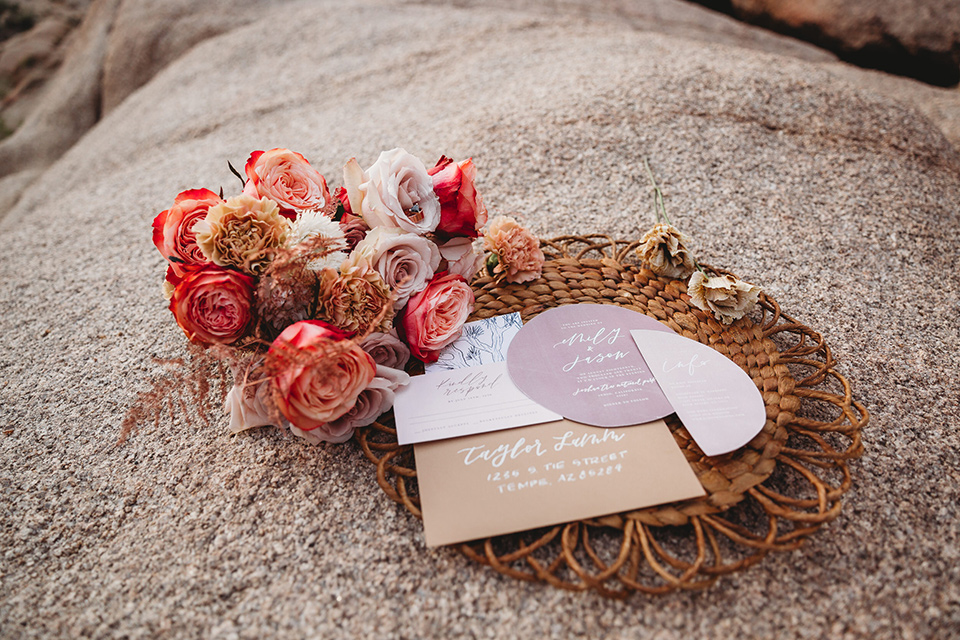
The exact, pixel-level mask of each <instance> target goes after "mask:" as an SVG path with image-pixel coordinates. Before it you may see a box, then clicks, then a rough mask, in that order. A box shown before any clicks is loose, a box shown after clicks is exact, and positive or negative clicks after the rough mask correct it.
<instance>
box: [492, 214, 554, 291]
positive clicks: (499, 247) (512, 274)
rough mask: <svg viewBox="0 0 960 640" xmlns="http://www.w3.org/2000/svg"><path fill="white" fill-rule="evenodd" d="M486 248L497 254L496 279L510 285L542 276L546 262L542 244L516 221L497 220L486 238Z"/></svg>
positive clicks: (495, 219)
mask: <svg viewBox="0 0 960 640" xmlns="http://www.w3.org/2000/svg"><path fill="white" fill-rule="evenodd" d="M483 248H484V249H487V250H488V251H492V252H493V253H495V254H496V255H497V259H496V260H495V261H494V264H493V268H492V275H493V276H494V277H496V278H498V279H499V278H504V279H506V281H507V282H529V281H530V280H536V279H537V278H539V277H540V273H541V271H542V270H543V261H544V256H543V251H541V250H540V242H539V241H538V240H537V238H536V237H535V236H534V235H533V234H532V233H530V232H529V231H527V230H526V229H524V228H523V227H522V226H520V223H519V222H517V221H516V220H515V219H514V218H511V217H509V216H497V217H496V218H494V220H493V222H491V223H490V228H489V229H487V232H486V234H485V235H484V237H483Z"/></svg>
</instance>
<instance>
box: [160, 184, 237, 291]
mask: <svg viewBox="0 0 960 640" xmlns="http://www.w3.org/2000/svg"><path fill="white" fill-rule="evenodd" d="M221 202H223V200H221V199H220V196H218V195H217V194H215V193H214V192H213V191H210V190H209V189H190V190H189V191H183V192H181V193H180V194H179V195H178V196H177V197H176V199H175V200H174V201H173V206H172V207H170V208H169V209H167V210H166V211H161V212H160V213H159V215H157V217H156V218H154V220H153V244H154V245H155V246H156V247H157V250H158V251H159V252H160V253H161V254H163V257H164V258H166V259H167V260H168V261H169V262H170V264H171V265H172V266H173V270H174V271H175V272H176V273H177V275H183V268H182V267H181V266H180V265H202V264H209V263H210V261H209V260H207V258H206V257H205V256H204V255H203V252H202V251H201V250H200V247H198V246H197V237H196V235H195V234H194V232H193V225H195V224H196V223H197V222H199V221H200V220H203V219H204V218H205V217H206V215H207V211H208V210H209V209H210V207H212V206H214V205H217V204H220V203H221Z"/></svg>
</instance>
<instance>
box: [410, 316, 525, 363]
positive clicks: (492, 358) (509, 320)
mask: <svg viewBox="0 0 960 640" xmlns="http://www.w3.org/2000/svg"><path fill="white" fill-rule="evenodd" d="M522 328H523V320H521V319H520V314H519V313H508V314H506V315H502V316H494V317H492V318H485V319H483V320H477V321H475V322H468V323H467V324H465V325H463V333H462V334H461V335H460V337H459V338H457V339H456V340H455V341H454V342H453V344H450V345H448V346H446V347H444V349H443V350H442V351H441V352H440V356H439V358H437V361H436V362H431V363H429V364H426V365H424V367H423V370H424V371H426V372H427V373H433V372H434V371H444V370H450V369H462V368H464V367H473V366H476V365H480V364H490V363H492V362H505V361H506V359H507V347H508V346H509V345H510V342H511V341H512V340H513V337H514V336H515V335H517V332H519V331H520V329H522Z"/></svg>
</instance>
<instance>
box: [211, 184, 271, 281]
mask: <svg viewBox="0 0 960 640" xmlns="http://www.w3.org/2000/svg"><path fill="white" fill-rule="evenodd" d="M289 230H290V223H289V222H288V221H287V220H286V219H285V218H284V217H283V216H281V215H280V208H279V207H278V206H277V203H276V202H274V201H273V200H269V199H267V198H260V199H259V200H258V199H256V198H253V197H251V196H245V195H239V196H236V197H233V198H230V199H229V200H227V201H226V202H223V203H221V204H218V205H215V206H213V207H210V210H209V211H208V212H207V217H206V218H204V219H203V220H201V221H200V222H198V223H197V224H196V225H194V227H193V231H194V233H195V234H196V238H197V245H198V246H199V247H200V250H201V251H202V252H203V255H205V256H206V257H207V259H209V260H210V261H212V262H213V263H215V264H217V265H220V266H221V267H236V268H238V269H241V270H242V271H246V272H247V273H250V274H254V275H256V274H259V273H260V272H261V271H262V270H263V268H264V266H265V265H266V264H267V263H268V262H269V261H270V259H271V257H272V255H273V252H274V250H275V249H277V248H278V247H282V246H283V245H284V243H285V242H286V240H287V233H288V232H289Z"/></svg>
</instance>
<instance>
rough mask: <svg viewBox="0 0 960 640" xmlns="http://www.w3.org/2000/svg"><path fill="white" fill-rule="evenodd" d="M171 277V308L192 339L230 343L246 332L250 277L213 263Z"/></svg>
mask: <svg viewBox="0 0 960 640" xmlns="http://www.w3.org/2000/svg"><path fill="white" fill-rule="evenodd" d="M174 278H175V279H176V284H175V286H174V289H173V295H172V296H171V298H170V311H172V312H173V317H174V318H176V320H177V324H178V325H180V328H181V329H183V332H184V333H185V334H186V335H187V338H189V339H190V341H191V342H195V343H197V344H203V345H210V344H232V343H234V342H236V341H237V340H239V339H240V338H244V337H246V336H247V335H248V334H249V330H250V328H251V327H252V326H253V322H252V319H253V312H252V307H253V288H254V286H255V283H256V281H255V280H254V279H253V278H251V277H250V276H248V275H246V274H244V273H240V272H239V271H232V270H230V269H221V268H220V267H216V266H207V267H203V268H200V269H197V270H196V271H190V272H187V273H186V274H185V275H184V276H183V277H182V278H177V277H176V276H174Z"/></svg>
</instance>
